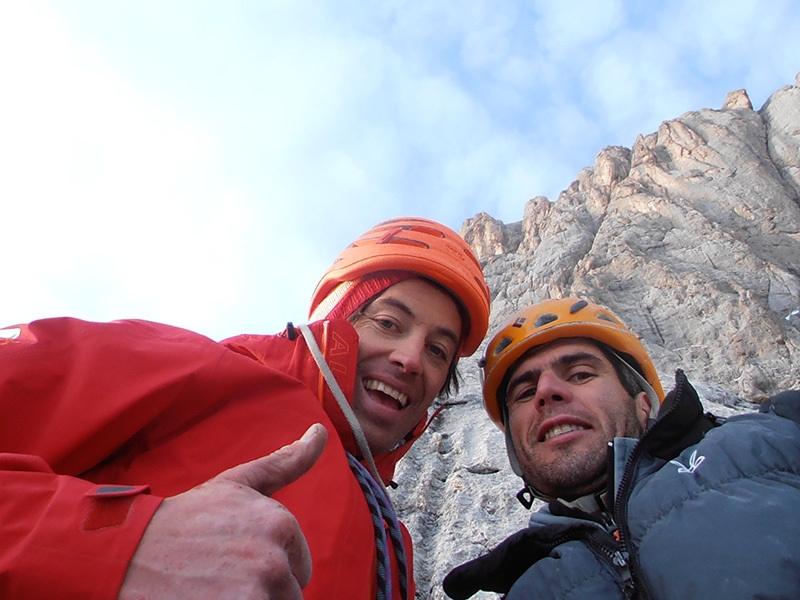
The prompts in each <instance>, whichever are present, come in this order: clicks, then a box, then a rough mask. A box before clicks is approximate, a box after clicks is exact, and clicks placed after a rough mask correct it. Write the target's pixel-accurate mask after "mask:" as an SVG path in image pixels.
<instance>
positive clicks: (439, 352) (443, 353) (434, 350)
mask: <svg viewBox="0 0 800 600" xmlns="http://www.w3.org/2000/svg"><path fill="white" fill-rule="evenodd" d="M428 351H429V352H430V353H431V354H432V355H433V356H434V357H435V358H436V359H437V360H441V361H442V362H446V363H449V362H450V355H451V353H450V351H449V350H448V349H447V348H446V347H445V346H443V345H442V344H438V343H437V344H430V345H429V346H428Z"/></svg>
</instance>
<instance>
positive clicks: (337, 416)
mask: <svg viewBox="0 0 800 600" xmlns="http://www.w3.org/2000/svg"><path fill="white" fill-rule="evenodd" d="M309 328H310V329H311V331H312V332H313V334H314V337H315V338H316V340H317V344H319V347H320V350H321V351H322V354H323V356H324V357H325V361H326V362H327V363H328V366H329V367H330V369H331V371H332V372H333V374H334V377H335V378H336V381H337V382H338V383H339V386H340V387H341V388H342V392H344V395H345V397H346V398H347V401H348V402H349V403H350V405H351V406H352V403H353V390H354V387H355V375H356V368H357V366H358V333H356V330H355V328H354V327H353V325H352V324H351V323H350V322H349V321H347V320H345V319H332V320H325V321H315V322H313V323H310V324H309ZM290 333H291V335H290ZM220 343H221V344H222V345H223V346H226V347H227V348H230V349H231V350H233V351H235V352H238V353H240V354H244V355H246V356H249V357H251V358H253V359H254V360H257V361H258V362H260V363H263V364H266V365H269V366H271V367H273V368H276V369H279V370H281V371H283V372H285V373H287V374H289V375H292V376H293V377H296V378H297V379H299V380H300V381H302V382H304V383H305V384H306V385H307V386H308V387H309V388H311V389H312V390H313V391H314V392H315V394H316V396H317V398H318V399H320V403H321V404H322V406H323V408H324V410H325V412H326V413H327V414H328V417H330V419H331V421H332V422H333V425H334V427H336V431H337V433H338V434H339V438H340V439H341V441H342V445H343V446H344V448H345V450H347V451H348V452H350V453H351V454H353V455H354V456H356V457H357V458H359V459H363V457H362V456H360V452H359V450H358V446H357V445H356V441H355V437H354V436H353V431H352V430H351V429H350V424H349V423H348V422H347V419H346V418H345V416H344V414H343V413H342V410H341V408H340V407H339V404H338V403H337V402H336V399H335V398H334V396H333V394H332V393H331V390H330V388H329V387H328V384H327V383H326V382H325V379H324V377H323V375H322V372H321V371H320V370H319V367H318V366H317V363H316V361H315V360H314V357H313V356H312V355H311V352H310V350H309V349H308V346H307V345H306V341H305V339H304V338H303V336H302V335H300V332H299V331H298V330H296V329H295V330H294V331H293V332H291V330H290V331H284V332H283V333H281V334H280V335H247V334H245V335H238V336H236V337H232V338H228V339H226V340H223V341H222V342H220ZM426 427H427V418H426V417H425V416H423V417H422V419H420V421H419V423H417V424H416V425H415V426H414V429H412V430H411V431H410V432H409V434H408V435H407V436H406V438H405V441H404V442H403V443H402V444H401V445H400V446H398V447H397V448H395V449H394V450H391V451H390V452H386V453H384V454H379V455H377V456H375V457H374V459H375V465H376V466H377V467H378V473H379V474H380V476H381V478H382V479H383V482H384V484H386V485H388V484H389V483H390V482H391V480H392V477H393V476H394V469H395V466H396V464H397V462H398V461H399V460H400V459H401V458H402V457H403V456H405V454H406V452H408V451H409V449H410V448H411V445H412V444H413V443H414V442H415V441H416V440H417V439H418V438H419V436H421V435H422V433H423V432H424V431H425V428H426Z"/></svg>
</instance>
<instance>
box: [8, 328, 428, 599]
mask: <svg viewBox="0 0 800 600" xmlns="http://www.w3.org/2000/svg"><path fill="white" fill-rule="evenodd" d="M18 328H19V335H17V336H15V337H13V339H7V337H8V334H9V332H10V331H11V329H6V330H5V331H4V334H5V336H6V337H5V338H3V337H0V415H1V416H2V418H1V419H0V490H2V493H1V494H0V524H2V525H0V597H2V598H9V599H11V598H25V599H26V600H33V599H36V598H48V599H50V598H56V597H57V598H81V599H86V598H116V597H117V595H118V592H119V588H120V586H121V584H122V581H123V578H124V577H125V573H126V569H127V566H128V563H129V561H130V559H131V557H132V555H133V553H134V551H135V550H136V547H137V545H138V543H139V540H140V538H141V536H142V534H143V533H144V530H145V528H146V527H147V524H148V523H149V520H150V518H151V517H152V515H153V513H154V512H155V511H156V509H157V508H158V506H159V503H160V501H161V499H162V498H164V497H168V496H173V495H175V494H178V493H180V492H183V491H186V490H188V489H190V488H192V487H194V486H196V485H198V484H200V483H202V482H204V481H206V480H208V479H209V478H211V477H213V476H214V475H216V474H217V473H219V472H221V471H223V470H225V469H227V468H229V467H232V466H235V465H237V464H241V463H243V462H246V461H249V460H252V459H255V458H258V457H261V456H264V455H266V454H269V453H271V452H272V451H274V450H276V449H278V448H280V447H282V446H284V445H286V444H288V443H291V442H292V441H294V440H296V439H297V438H299V437H300V436H301V435H302V433H303V432H304V431H305V430H306V429H307V428H308V427H309V426H310V425H311V424H313V423H317V422H319V423H323V424H324V425H325V427H326V428H327V429H328V431H329V440H328V444H327V446H326V449H325V451H324V452H323V454H322V457H321V458H320V460H319V462H318V463H317V464H316V465H315V466H314V467H313V468H312V469H311V470H310V471H309V472H308V473H307V474H306V475H304V476H303V477H301V478H300V479H299V480H298V481H296V482H295V483H293V484H291V485H289V486H286V487H285V488H283V489H281V490H279V491H278V492H277V493H275V494H274V495H273V498H275V499H276V500H278V501H280V502H282V503H283V504H284V505H285V506H286V507H287V508H288V509H289V510H290V511H291V512H292V513H293V514H294V516H295V517H296V518H297V520H298V521H299V523H300V526H301V528H302V530H303V532H304V534H305V535H306V538H307V540H308V544H309V547H310V549H311V556H312V561H313V575H312V578H311V583H310V584H309V586H308V587H307V588H306V589H305V590H304V595H305V597H306V598H319V599H323V598H325V599H330V598H347V599H351V598H353V599H365V600H366V599H372V598H374V597H375V585H376V584H375V568H376V567H375V561H376V558H375V556H376V551H375V539H374V533H373V529H372V524H371V519H370V514H369V509H368V507H367V504H366V501H365V499H364V496H363V494H362V492H361V490H360V487H359V485H358V482H357V481H356V479H355V477H354V476H353V475H352V473H351V471H350V467H349V465H348V463H347V458H346V454H345V451H344V450H345V449H347V450H348V451H350V452H351V453H352V454H357V450H356V447H355V443H354V441H353V436H352V433H351V432H350V429H349V426H347V424H346V421H345V420H344V417H343V415H342V414H341V411H340V409H339V408H338V405H336V403H335V400H334V399H333V397H332V395H331V394H330V391H329V390H328V388H327V385H326V384H325V383H324V381H323V379H322V377H321V375H320V373H319V369H318V368H317V366H316V364H315V363H314V361H313V358H312V357H311V355H310V353H309V352H308V350H307V348H306V345H305V341H304V340H303V338H302V337H299V338H298V339H296V340H290V339H289V338H287V337H284V336H248V335H245V336H239V337H236V338H231V339H229V340H225V341H224V342H221V343H217V342H214V341H213V340H210V339H208V338H206V337H204V336H201V335H198V334H196V333H192V332H189V331H186V330H183V329H178V328H175V327H170V326H166V325H161V324H156V323H150V322H145V321H118V322H113V323H90V322H86V321H80V320H77V319H70V318H58V319H45V320H41V321H35V322H33V323H30V324H29V325H23V326H19V327H18ZM312 330H313V331H314V333H315V336H316V338H317V341H318V343H319V345H320V347H321V349H322V351H323V353H324V354H325V356H326V358H327V361H328V363H329V365H330V367H331V369H332V371H333V372H334V373H335V375H336V377H337V380H338V381H339V384H340V385H341V387H342V389H343V391H344V392H345V394H346V395H347V397H348V398H351V397H352V389H353V385H354V374H355V368H356V360H357V354H358V337H357V334H356V332H355V330H354V329H353V327H352V326H351V325H350V324H349V323H347V322H346V321H338V320H336V321H324V322H318V323H315V324H313V325H312ZM423 427H424V423H420V424H419V425H418V426H417V428H416V429H415V431H414V432H413V433H412V435H411V436H410V438H409V440H408V441H407V442H406V443H405V444H404V445H403V446H402V447H401V448H399V449H397V450H395V451H393V452H392V453H390V454H389V455H384V456H379V457H376V462H377V463H378V467H379V470H380V472H381V474H382V475H383V476H384V479H385V480H386V481H388V480H389V479H390V478H391V476H392V473H393V470H394V465H395V463H396V462H397V460H399V458H400V457H401V456H403V455H404V454H405V452H406V451H407V450H408V447H409V446H410V445H411V443H413V441H414V439H416V437H418V435H419V434H420V433H421V431H422V428H423ZM334 432H336V433H338V435H333V433H334ZM148 490H149V492H150V493H146V492H148ZM404 533H405V531H404ZM405 537H406V547H407V552H408V556H407V561H408V565H409V573H408V579H409V582H410V583H409V586H410V587H411V590H410V597H411V598H413V597H414V591H413V577H412V575H411V572H410V571H411V564H412V562H413V561H412V556H411V551H410V550H411V543H410V540H409V539H408V535H407V533H405ZM393 564H394V563H393ZM395 567H396V564H395ZM395 570H396V569H395ZM394 576H395V577H394V579H395V582H396V581H397V573H394ZM394 589H395V590H397V589H398V585H397V584H395V586H394Z"/></svg>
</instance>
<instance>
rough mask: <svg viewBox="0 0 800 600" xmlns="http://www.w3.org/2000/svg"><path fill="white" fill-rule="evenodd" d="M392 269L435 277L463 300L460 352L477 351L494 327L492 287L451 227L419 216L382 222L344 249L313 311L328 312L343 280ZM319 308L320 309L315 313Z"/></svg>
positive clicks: (318, 293) (318, 289)
mask: <svg viewBox="0 0 800 600" xmlns="http://www.w3.org/2000/svg"><path fill="white" fill-rule="evenodd" d="M387 271H394V272H397V271H405V272H410V273H415V274H418V275H422V276H423V277H427V278H428V279H431V280H432V281H435V282H436V283H438V284H439V285H441V286H442V287H444V288H445V289H447V290H448V291H450V293H451V294H452V295H453V296H454V297H455V298H456V299H457V300H459V301H460V302H461V305H462V307H463V309H464V311H465V313H466V316H467V318H468V320H469V323H467V324H466V327H465V337H464V340H463V341H462V343H461V348H460V351H459V356H469V355H470V354H472V353H473V352H475V350H477V348H478V346H479V345H480V343H481V342H482V341H483V338H484V337H485V336H486V331H487V330H488V328H489V302H490V295H489V287H488V286H487V285H486V280H485V279H484V277H483V270H482V269H481V266H480V264H479V263H478V259H477V258H476V257H475V254H474V253H473V252H472V249H471V248H470V247H469V245H468V244H467V243H466V242H465V241H464V239H463V238H462V237H461V236H460V235H458V234H457V233H456V232H455V231H453V230H452V229H450V228H448V227H445V226H444V225H442V224H440V223H437V222H435V221H431V220H429V219H423V218H420V217H400V218H396V219H390V220H388V221H383V222H382V223H378V224H377V225H375V226H374V227H373V228H371V229H370V230H369V231H367V232H366V233H364V234H363V235H361V236H360V237H359V238H358V239H356V240H355V241H354V242H353V243H352V244H350V246H348V247H347V248H345V250H343V251H342V252H341V253H340V254H339V256H337V257H336V260H334V262H333V265H331V267H330V268H329V269H328V271H327V272H326V273H325V274H324V275H323V277H322V279H321V280H320V282H319V283H318V284H317V287H316V289H315V290H314V293H313V294H312V297H311V307H310V309H309V315H310V316H311V317H312V320H313V319H314V318H315V316H320V315H325V314H327V311H326V310H317V309H321V308H323V306H322V304H323V303H327V302H329V301H330V299H331V298H334V297H335V296H336V290H337V288H341V287H345V286H344V285H343V284H348V283H349V282H354V281H359V280H361V279H362V278H364V277H365V276H368V275H370V274H374V273H380V272H387ZM315 311H316V312H315Z"/></svg>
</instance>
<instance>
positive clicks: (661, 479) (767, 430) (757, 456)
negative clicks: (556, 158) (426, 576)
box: [444, 298, 800, 600]
mask: <svg viewBox="0 0 800 600" xmlns="http://www.w3.org/2000/svg"><path fill="white" fill-rule="evenodd" d="M481 366H482V369H483V374H484V401H485V406H486V410H487V412H488V413H489V416H490V417H491V418H492V419H493V420H494V422H495V423H496V424H497V425H498V426H499V427H500V428H501V429H502V430H503V431H504V433H505V438H506V445H507V448H508V455H509V460H510V463H511V466H512V468H513V469H514V471H515V472H516V473H517V474H518V475H520V476H521V477H522V478H523V480H524V482H525V489H524V490H523V491H522V492H520V495H519V498H520V500H521V501H522V502H523V504H526V505H527V506H528V507H530V506H531V505H532V503H533V499H534V498H540V499H542V500H544V501H546V502H547V503H548V504H547V505H546V506H545V507H544V508H542V509H541V510H539V511H538V512H536V513H534V514H533V515H532V516H531V520H530V524H529V527H528V528H527V529H524V530H522V531H520V532H518V533H516V534H514V535H513V536H511V537H509V538H508V539H507V540H505V541H504V542H503V543H502V544H500V546H498V547H497V548H495V549H494V550H493V551H491V552H490V553H489V554H487V555H484V556H482V557H479V558H477V559H475V560H473V561H471V562H469V563H466V564H464V565H461V566H459V567H457V568H456V569H454V570H453V571H452V572H451V573H450V574H449V575H448V576H447V577H446V578H445V581H444V589H445V591H446V592H447V594H448V595H449V596H451V597H452V598H456V599H461V598H468V597H470V596H472V595H473V594H475V593H476V592H478V591H479V590H488V591H494V592H499V593H503V594H507V596H506V598H507V599H508V600H516V599H522V598H524V599H526V600H529V599H533V598H600V599H603V598H658V599H661V598H675V599H680V600H686V599H687V598H703V599H706V598H725V599H732V598H742V599H745V598H748V599H750V598H755V597H759V598H800V516H799V515H800V428H798V426H799V425H800V392H798V391H791V392H784V393H782V394H778V395H777V396H774V397H772V398H770V399H769V400H768V401H766V402H765V403H763V404H762V406H761V410H760V412H759V413H755V412H754V413H750V414H744V415H738V416H734V417H730V418H729V419H727V420H725V421H723V420H721V419H718V418H716V417H714V416H713V415H710V414H704V413H703V408H702V405H701V404H700V401H699V399H698V397H697V394H696V392H695V391H694V389H693V388H692V387H691V385H690V384H689V383H688V381H687V380H686V377H685V375H684V373H683V372H682V371H680V370H679V371H677V373H676V385H675V388H674V389H673V390H672V392H670V393H669V394H668V395H666V396H665V394H664V392H663V390H662V387H661V384H660V382H659V379H658V374H657V372H656V370H655V367H654V366H653V363H652V361H651V359H650V357H649V356H648V354H647V352H646V351H645V349H644V347H643V346H642V344H641V342H640V341H639V339H638V338H637V336H636V335H635V334H633V333H632V332H631V331H630V330H629V329H628V328H627V327H626V326H625V325H624V324H623V323H622V322H621V321H620V320H619V319H618V318H617V317H616V316H615V315H613V314H612V313H611V312H610V311H609V310H607V309H606V308H604V307H602V306H599V305H597V304H593V303H590V302H586V301H584V300H578V299H576V298H570V299H562V300H548V301H545V302H543V303H541V304H538V305H536V306H532V307H529V308H526V309H524V310H522V311H521V312H519V313H518V314H516V315H514V316H513V317H512V318H511V319H510V320H509V321H508V323H507V324H506V325H505V326H504V327H501V328H500V330H499V331H498V332H497V333H496V334H495V335H494V337H493V338H492V339H491V341H490V342H489V344H488V346H487V350H486V355H485V357H484V359H483V360H482V364H481Z"/></svg>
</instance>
